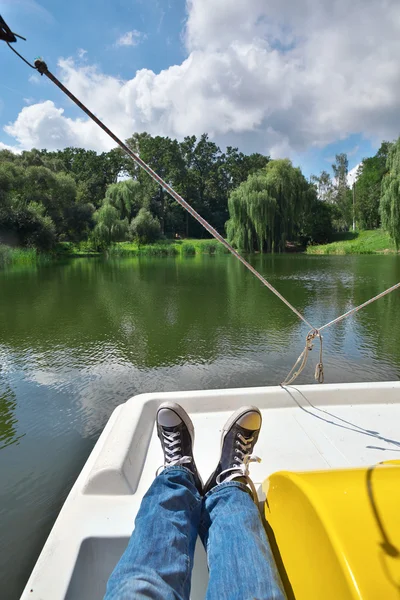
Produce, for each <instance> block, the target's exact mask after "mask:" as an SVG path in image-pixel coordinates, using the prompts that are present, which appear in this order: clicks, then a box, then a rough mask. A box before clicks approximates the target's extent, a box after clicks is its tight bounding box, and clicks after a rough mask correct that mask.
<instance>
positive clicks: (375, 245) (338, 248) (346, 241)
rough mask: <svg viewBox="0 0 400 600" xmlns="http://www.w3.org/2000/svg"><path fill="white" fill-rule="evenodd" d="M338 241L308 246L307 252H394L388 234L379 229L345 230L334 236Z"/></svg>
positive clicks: (393, 246) (394, 249)
mask: <svg viewBox="0 0 400 600" xmlns="http://www.w3.org/2000/svg"><path fill="white" fill-rule="evenodd" d="M334 237H336V238H339V240H338V241H335V242H332V243H330V244H325V245H323V246H308V247H307V254H388V253H394V252H396V248H395V244H394V242H393V240H391V239H390V236H389V234H388V233H386V232H385V231H382V230H381V229H375V230H373V231H359V232H357V233H352V232H345V233H342V234H336V236H334Z"/></svg>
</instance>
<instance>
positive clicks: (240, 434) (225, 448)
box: [203, 406, 262, 501]
mask: <svg viewBox="0 0 400 600" xmlns="http://www.w3.org/2000/svg"><path fill="white" fill-rule="evenodd" d="M261 423H262V417H261V412H260V411H259V409H258V408H256V407H255V406H244V407H242V408H239V410H237V411H236V412H235V413H233V415H232V416H231V417H230V418H229V419H228V421H227V422H226V423H225V425H224V427H223V429H222V438H221V456H220V459H219V462H218V465H217V468H216V469H215V471H214V473H212V475H211V476H210V477H209V479H208V481H207V482H206V484H205V486H204V490H203V493H204V494H206V493H207V492H209V491H210V490H211V489H212V488H213V487H215V486H216V485H218V484H220V483H222V482H223V481H232V480H233V479H236V480H238V481H242V482H243V483H246V484H247V485H249V486H250V488H251V491H252V493H253V498H254V500H255V501H257V493H256V489H255V487H254V484H253V482H252V481H251V479H250V477H249V463H250V462H255V461H257V462H260V460H261V459H260V458H258V457H257V456H252V455H251V453H252V452H253V448H254V446H255V445H256V443H257V440H258V434H259V433H260V429H261Z"/></svg>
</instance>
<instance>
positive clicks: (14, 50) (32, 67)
mask: <svg viewBox="0 0 400 600" xmlns="http://www.w3.org/2000/svg"><path fill="white" fill-rule="evenodd" d="M14 35H17V34H14ZM18 37H21V36H20V35H19V36H18ZM21 39H23V40H24V39H25V38H22V37H21ZM6 44H7V46H8V47H9V48H10V50H12V51H13V52H14V53H15V54H16V55H17V56H19V57H20V59H21V60H23V61H24V63H26V64H27V65H28V67H30V68H31V69H35V70H36V67H34V66H33V65H31V63H30V62H29V61H28V60H26V58H24V57H23V56H22V54H20V53H19V52H17V51H16V49H15V48H13V47H12V46H11V44H9V43H8V42H6Z"/></svg>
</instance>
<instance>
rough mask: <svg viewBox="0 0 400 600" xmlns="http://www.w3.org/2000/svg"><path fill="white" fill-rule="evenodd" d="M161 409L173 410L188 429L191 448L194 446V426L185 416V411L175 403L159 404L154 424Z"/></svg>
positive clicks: (186, 415) (187, 416)
mask: <svg viewBox="0 0 400 600" xmlns="http://www.w3.org/2000/svg"><path fill="white" fill-rule="evenodd" d="M163 408H168V409H169V410H173V411H174V412H175V413H176V414H177V415H178V417H179V418H180V419H182V421H183V422H184V423H185V425H186V427H187V428H188V431H189V433H190V437H191V439H192V446H193V445H194V426H193V423H192V420H191V418H190V417H189V415H188V414H187V412H186V410H185V409H184V408H182V406H180V404H177V403H176V402H163V403H162V404H160V406H159V407H158V409H157V415H156V422H157V417H158V413H159V412H160V410H162V409H163Z"/></svg>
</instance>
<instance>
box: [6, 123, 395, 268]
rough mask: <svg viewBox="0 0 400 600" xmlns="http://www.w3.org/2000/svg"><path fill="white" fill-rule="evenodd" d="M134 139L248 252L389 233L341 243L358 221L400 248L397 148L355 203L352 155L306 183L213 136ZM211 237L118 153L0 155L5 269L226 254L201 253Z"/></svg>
mask: <svg viewBox="0 0 400 600" xmlns="http://www.w3.org/2000/svg"><path fill="white" fill-rule="evenodd" d="M127 143H128V145H129V147H130V148H132V150H134V151H135V152H137V153H139V154H140V156H141V157H142V158H143V159H144V160H145V161H146V162H148V163H149V164H150V166H151V167H152V168H153V169H154V170H155V171H156V172H158V173H159V174H160V175H161V176H162V177H163V178H164V179H165V180H166V181H168V183H170V184H171V185H172V186H173V187H174V188H175V189H176V190H177V191H178V192H179V193H180V194H181V195H182V196H183V197H184V198H185V199H186V200H187V201H188V202H189V203H190V204H191V205H192V206H193V207H194V208H195V209H196V210H197V211H198V212H199V213H200V214H201V215H202V216H203V217H205V218H206V219H207V220H208V221H209V222H210V224H211V225H212V226H213V227H214V228H215V229H217V231H218V232H220V233H221V234H222V235H224V236H226V237H227V238H228V239H229V241H230V242H231V243H232V244H233V245H234V246H235V247H236V248H238V249H240V250H244V251H247V252H253V251H259V252H283V251H285V250H286V249H288V247H289V246H290V247H291V248H294V247H296V248H298V247H301V246H302V247H306V246H311V248H309V249H308V252H309V253H321V251H320V250H319V246H316V245H317V244H318V245H320V244H328V243H329V242H333V244H339V246H332V245H331V246H330V248H327V250H326V252H330V251H331V250H332V251H333V249H335V252H336V251H337V252H342V251H343V252H347V251H354V252H356V251H357V248H359V249H360V251H364V250H365V251H367V250H368V248H372V246H373V245H374V244H375V243H377V240H378V238H379V236H381V235H383V234H381V233H379V232H377V233H375V234H374V236H373V238H374V242H367V237H368V236H367V237H365V236H364V235H362V234H361V233H360V235H358V236H356V237H355V238H354V239H353V240H347V241H346V240H345V246H340V244H341V243H342V242H339V241H335V239H334V238H335V235H337V234H345V233H346V232H349V231H350V230H352V229H353V228H355V226H356V227H357V229H358V230H360V231H361V232H362V231H363V230H366V229H377V230H379V228H380V227H382V228H383V229H384V230H385V232H387V233H388V235H389V236H390V240H389V238H387V240H386V239H385V241H381V242H379V243H378V246H379V248H378V249H377V251H383V250H388V251H389V250H392V249H393V248H396V247H398V246H399V244H400V210H399V206H400V141H397V142H396V143H389V142H383V143H382V145H381V148H380V149H379V151H378V152H377V154H376V155H375V156H374V157H371V158H366V159H364V160H363V162H362V164H361V165H360V168H359V170H358V178H357V181H356V184H355V188H354V196H353V191H352V190H351V189H350V187H349V185H348V160H347V156H346V155H345V154H338V155H337V156H336V159H335V163H334V164H333V165H332V169H333V175H334V176H333V177H331V176H330V175H329V173H327V172H326V171H323V172H322V173H321V174H320V175H318V176H312V177H311V178H310V180H307V179H306V178H305V177H304V175H303V174H302V172H301V169H300V168H298V167H294V166H293V165H292V163H291V161H290V160H288V159H282V160H270V158H269V157H268V156H263V155H261V154H257V153H256V154H251V155H246V154H243V153H242V152H240V151H239V150H238V149H237V148H232V147H228V148H227V149H226V151H225V152H222V151H221V149H220V148H219V147H218V146H217V145H216V144H215V143H214V142H212V141H210V140H209V139H208V136H207V135H206V134H204V135H202V136H201V137H200V138H199V139H197V138H196V137H195V136H190V137H186V138H185V139H184V140H183V141H182V142H178V141H177V140H171V139H170V138H164V137H159V136H157V137H152V136H150V135H148V134H146V133H142V134H135V135H133V136H132V137H131V138H129V139H128V140H127ZM205 235H206V234H205V232H204V230H203V228H202V227H201V225H200V224H199V223H197V221H195V220H194V219H193V218H192V217H190V216H189V215H188V214H187V213H186V211H184V210H183V209H182V208H181V206H179V204H177V203H176V202H175V201H174V200H173V199H172V198H171V197H170V196H169V195H168V194H167V193H166V192H165V190H164V189H163V188H161V187H160V186H158V185H157V184H156V183H155V182H153V181H152V180H151V179H150V178H149V177H148V175H147V174H146V173H145V172H143V171H142V170H140V169H139V168H138V167H137V165H136V164H135V163H133V162H132V161H131V160H130V159H128V158H127V157H126V156H125V155H124V154H123V152H122V151H120V150H119V149H113V150H111V151H110V152H104V153H102V154H96V152H93V151H88V150H84V149H80V148H66V149H65V150H61V151H57V152H48V151H46V150H35V149H34V150H31V151H24V152H22V153H21V154H13V153H11V152H9V151H8V150H2V151H0V244H1V245H2V246H1V249H0V265H1V264H9V263H11V262H15V261H29V260H31V261H33V262H37V261H38V260H42V258H41V257H43V256H44V255H47V256H49V255H53V256H60V255H64V254H68V255H78V256H79V255H97V254H99V253H107V254H108V255H114V256H117V255H119V256H122V255H125V254H128V253H129V254H137V255H139V254H140V255H141V254H149V255H154V254H158V255H174V254H182V255H190V254H195V253H199V252H204V249H205V248H209V249H210V250H207V251H210V252H211V253H214V252H218V251H219V250H218V249H217V248H218V245H217V243H216V242H214V241H211V240H203V241H202V242H201V243H202V244H204V245H203V246H201V247H200V245H199V244H200V240H201V238H203V237H204V236H205ZM368 235H369V234H368ZM370 237H371V236H370ZM370 237H368V239H369V240H370ZM195 240H198V242H199V243H197V241H195ZM371 244H372V246H371ZM313 246H316V247H315V249H313V248H312V247H313ZM383 246H385V247H384V248H383ZM20 249H22V250H20ZM371 251H375V250H371Z"/></svg>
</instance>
